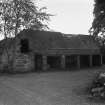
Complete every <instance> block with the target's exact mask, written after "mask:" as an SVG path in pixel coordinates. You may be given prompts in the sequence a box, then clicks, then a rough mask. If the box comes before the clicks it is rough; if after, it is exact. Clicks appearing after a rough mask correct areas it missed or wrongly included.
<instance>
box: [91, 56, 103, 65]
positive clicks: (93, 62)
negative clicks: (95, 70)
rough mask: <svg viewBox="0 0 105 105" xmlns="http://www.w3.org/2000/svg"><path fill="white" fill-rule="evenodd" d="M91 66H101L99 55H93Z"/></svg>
mask: <svg viewBox="0 0 105 105" xmlns="http://www.w3.org/2000/svg"><path fill="white" fill-rule="evenodd" d="M92 64H93V66H100V65H101V57H100V55H93V56H92Z"/></svg>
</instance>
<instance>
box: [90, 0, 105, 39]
mask: <svg viewBox="0 0 105 105" xmlns="http://www.w3.org/2000/svg"><path fill="white" fill-rule="evenodd" d="M94 2H95V4H94V11H93V14H94V20H93V23H92V27H91V28H90V33H91V34H92V35H93V36H94V37H97V36H98V35H102V36H104V35H105V0H94Z"/></svg>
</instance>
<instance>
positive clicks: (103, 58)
mask: <svg viewBox="0 0 105 105" xmlns="http://www.w3.org/2000/svg"><path fill="white" fill-rule="evenodd" d="M102 63H103V64H105V55H103V57H102Z"/></svg>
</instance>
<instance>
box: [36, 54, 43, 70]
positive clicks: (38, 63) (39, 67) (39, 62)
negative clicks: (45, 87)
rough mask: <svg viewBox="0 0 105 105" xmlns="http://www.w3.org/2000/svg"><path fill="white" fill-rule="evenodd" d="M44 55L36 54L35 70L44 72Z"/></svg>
mask: <svg viewBox="0 0 105 105" xmlns="http://www.w3.org/2000/svg"><path fill="white" fill-rule="evenodd" d="M42 65H43V64H42V55H41V54H35V70H36V71H39V70H42Z"/></svg>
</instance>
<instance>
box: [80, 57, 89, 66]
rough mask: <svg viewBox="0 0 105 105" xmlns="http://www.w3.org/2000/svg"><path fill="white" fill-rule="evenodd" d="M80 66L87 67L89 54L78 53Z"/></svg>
mask: <svg viewBox="0 0 105 105" xmlns="http://www.w3.org/2000/svg"><path fill="white" fill-rule="evenodd" d="M80 66H81V68H84V67H89V55H80Z"/></svg>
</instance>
